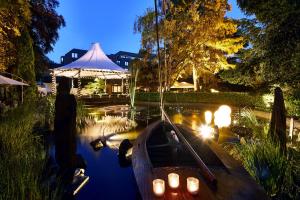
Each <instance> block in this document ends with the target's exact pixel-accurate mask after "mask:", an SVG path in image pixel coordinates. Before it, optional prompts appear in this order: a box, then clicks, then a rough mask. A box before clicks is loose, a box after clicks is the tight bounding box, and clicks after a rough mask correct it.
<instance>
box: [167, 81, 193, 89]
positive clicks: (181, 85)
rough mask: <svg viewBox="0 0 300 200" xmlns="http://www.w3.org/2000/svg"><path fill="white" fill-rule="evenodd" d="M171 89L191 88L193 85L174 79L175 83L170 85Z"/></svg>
mask: <svg viewBox="0 0 300 200" xmlns="http://www.w3.org/2000/svg"><path fill="white" fill-rule="evenodd" d="M171 88H173V89H191V88H194V85H193V84H191V83H187V82H178V81H175V83H174V84H173V85H172V86H171Z"/></svg>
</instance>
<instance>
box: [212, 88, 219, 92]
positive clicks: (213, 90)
mask: <svg viewBox="0 0 300 200" xmlns="http://www.w3.org/2000/svg"><path fill="white" fill-rule="evenodd" d="M210 92H211V93H218V92H219V91H218V90H215V89H213V88H212V89H210Z"/></svg>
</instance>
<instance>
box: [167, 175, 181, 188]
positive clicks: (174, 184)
mask: <svg viewBox="0 0 300 200" xmlns="http://www.w3.org/2000/svg"><path fill="white" fill-rule="evenodd" d="M168 182H169V186H170V188H178V186H179V175H178V174H176V173H170V174H168Z"/></svg>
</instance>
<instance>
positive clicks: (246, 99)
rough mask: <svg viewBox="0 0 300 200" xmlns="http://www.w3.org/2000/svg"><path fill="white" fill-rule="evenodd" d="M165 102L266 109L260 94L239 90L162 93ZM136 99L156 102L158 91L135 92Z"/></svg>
mask: <svg viewBox="0 0 300 200" xmlns="http://www.w3.org/2000/svg"><path fill="white" fill-rule="evenodd" d="M164 98H165V102H170V103H212V104H228V105H231V106H237V107H257V108H262V109H266V107H265V104H264V102H263V99H262V97H261V96H254V95H250V94H248V93H240V92H220V93H210V92H197V93H196V92H193V93H192V92H190V93H164ZM136 100H137V101H146V102H147V101H149V102H158V101H159V93H157V92H149V93H137V95H136Z"/></svg>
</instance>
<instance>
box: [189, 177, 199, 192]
mask: <svg viewBox="0 0 300 200" xmlns="http://www.w3.org/2000/svg"><path fill="white" fill-rule="evenodd" d="M186 180H187V185H186V187H187V190H188V192H189V193H191V194H193V195H195V194H198V191H199V180H198V179H197V178H194V177H188V178H187V179H186Z"/></svg>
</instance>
